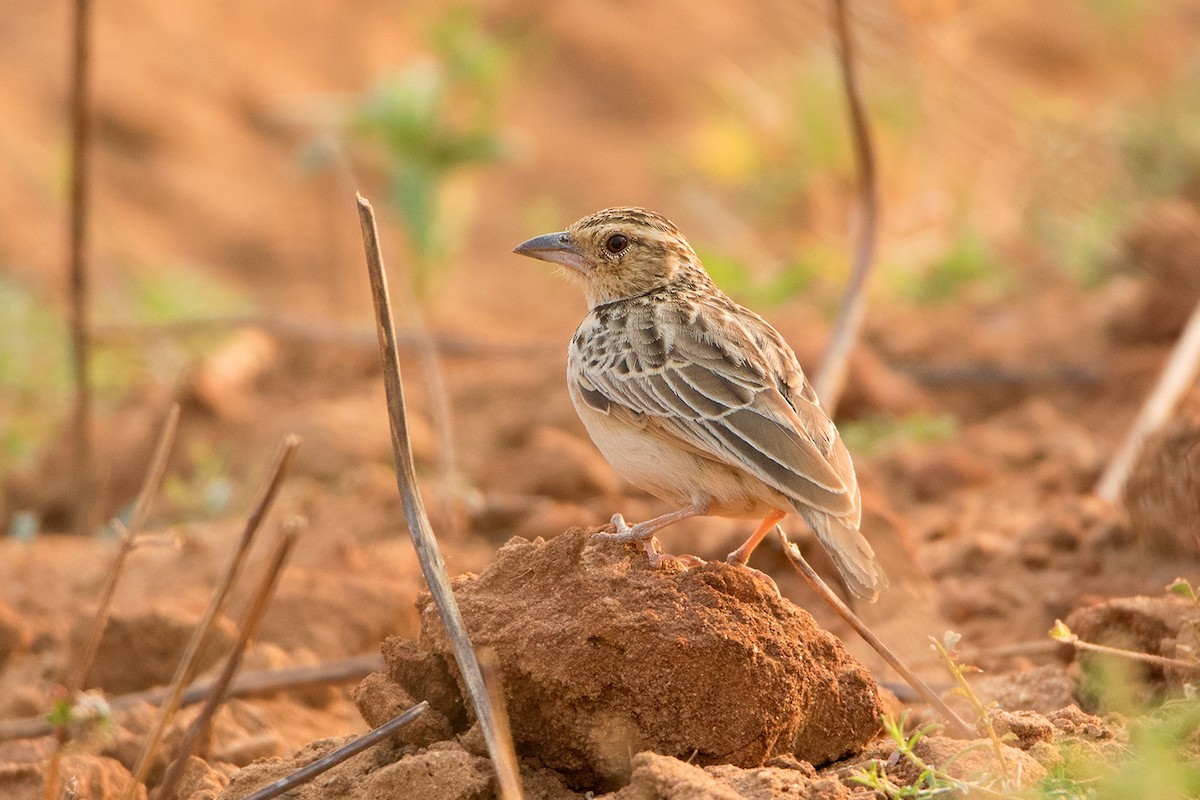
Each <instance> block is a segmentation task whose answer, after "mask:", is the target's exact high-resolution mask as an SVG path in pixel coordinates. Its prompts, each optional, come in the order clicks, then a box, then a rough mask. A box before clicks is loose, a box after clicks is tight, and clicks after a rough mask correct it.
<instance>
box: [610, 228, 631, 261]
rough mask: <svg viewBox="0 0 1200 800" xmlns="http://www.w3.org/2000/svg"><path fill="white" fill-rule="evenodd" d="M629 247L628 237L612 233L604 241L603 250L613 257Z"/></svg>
mask: <svg viewBox="0 0 1200 800" xmlns="http://www.w3.org/2000/svg"><path fill="white" fill-rule="evenodd" d="M626 247H629V237H628V236H626V235H625V234H623V233H614V234H613V235H612V236H610V237H608V238H607V239H606V240H605V241H604V249H605V250H607V251H608V252H610V253H612V254H613V255H614V256H615V255H617V254H618V253H620V252H621V251H622V250H624V249H625V248H626Z"/></svg>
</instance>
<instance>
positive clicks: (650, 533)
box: [596, 504, 707, 567]
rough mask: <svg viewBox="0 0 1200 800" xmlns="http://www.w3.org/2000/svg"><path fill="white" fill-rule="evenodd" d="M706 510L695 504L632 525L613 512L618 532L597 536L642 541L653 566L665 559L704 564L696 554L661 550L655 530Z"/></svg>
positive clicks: (694, 565) (613, 522)
mask: <svg viewBox="0 0 1200 800" xmlns="http://www.w3.org/2000/svg"><path fill="white" fill-rule="evenodd" d="M706 511H707V508H706V507H705V506H702V505H696V504H694V505H690V506H686V507H684V508H681V509H679V510H678V511H672V512H670V513H669V514H663V515H662V516H659V517H655V518H654V519H648V520H646V521H645V522H639V523H637V524H636V525H634V526H632V527H630V526H629V525H628V524H627V523H626V522H625V517H623V516H621V515H620V514H613V515H612V526H613V527H614V528H615V529H616V533H597V534H596V536H598V537H600V538H601V539H609V540H611V541H617V542H640V543H641V545H642V549H643V550H645V551H646V556H647V557H648V558H649V559H650V564H651V566H655V567H657V566H658V565H659V564H661V563H662V562H663V561H670V560H675V561H679V562H681V563H683V564H684V565H685V566H691V567H696V566H703V565H704V562H703V561H702V560H701V559H699V558H696V557H695V556H671V555H665V554H663V553H661V552H659V549H658V539H656V538H655V537H654V532H655V531H659V530H662V529H663V528H665V527H667V526H668V525H673V524H675V523H676V522H679V521H681V520H685V519H688V518H690V517H699V516H703V515H704V513H705V512H706Z"/></svg>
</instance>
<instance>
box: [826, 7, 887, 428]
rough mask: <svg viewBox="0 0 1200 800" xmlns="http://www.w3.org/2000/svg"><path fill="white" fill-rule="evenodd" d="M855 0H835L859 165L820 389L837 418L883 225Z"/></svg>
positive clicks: (836, 28)
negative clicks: (859, 63) (842, 284)
mask: <svg viewBox="0 0 1200 800" xmlns="http://www.w3.org/2000/svg"><path fill="white" fill-rule="evenodd" d="M848 3H849V0H833V25H834V31H835V33H836V35H837V43H838V64H839V65H840V66H841V72H842V83H843V84H844V86H845V88H846V105H847V107H848V110H849V112H850V127H851V130H852V132H853V134H854V154H855V162H856V164H857V168H858V203H857V205H858V208H857V214H856V219H855V223H856V224H855V237H854V264H853V267H852V269H851V272H850V283H849V285H847V287H846V293H845V294H844V295H843V296H842V305H841V308H840V309H839V311H838V318H837V321H836V322H835V323H834V326H833V333H832V334H831V335H830V337H829V347H828V348H827V349H826V351H825V358H824V359H823V360H822V361H821V368H820V370H818V372H817V377H816V381H815V382H814V388H815V389H816V391H817V397H819V398H821V405H822V406H824V408H825V410H826V411H827V412H828V413H829V415H830V416H831V417H832V416H833V415H834V413H835V412H836V411H837V405H838V401H839V400H840V399H841V396H842V389H843V387H844V384H845V381H846V368H847V364H848V362H849V359H850V351H851V350H853V349H854V345H855V344H856V343H857V342H858V337H859V333H860V332H861V330H862V323H863V317H864V316H865V314H866V305H867V295H866V286H867V278H868V276H869V275H870V274H871V264H872V262H873V260H874V257H875V238H876V231H877V229H878V227H879V187H878V180H877V178H876V175H875V148H874V145H873V144H872V141H871V127H870V125H869V123H868V122H867V112H866V110H865V109H864V107H863V102H862V97H861V95H860V94H859V91H858V80H857V77H856V74H855V66H854V40H853V36H852V34H851V32H850V20H849V13H848V9H847V5H848Z"/></svg>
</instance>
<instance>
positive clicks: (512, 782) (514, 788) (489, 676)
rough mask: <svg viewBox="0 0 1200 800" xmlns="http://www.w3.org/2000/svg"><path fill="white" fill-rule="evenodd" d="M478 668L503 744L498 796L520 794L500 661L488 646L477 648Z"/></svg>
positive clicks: (498, 765)
mask: <svg viewBox="0 0 1200 800" xmlns="http://www.w3.org/2000/svg"><path fill="white" fill-rule="evenodd" d="M479 669H480V672H481V673H482V674H483V685H484V686H486V687H487V690H488V696H489V697H491V698H493V699H494V700H495V705H494V706H493V707H494V708H495V710H496V733H497V734H498V736H497V738H498V739H499V740H500V743H501V744H502V745H503V748H502V755H503V756H504V763H502V764H497V765H496V773H497V775H498V777H499V780H500V797H502V798H503V797H515V798H519V797H520V796H521V771H520V768H519V767H518V766H517V751H516V750H515V749H514V748H513V738H512V726H511V725H509V722H508V704H507V703H506V702H505V700H504V687H503V686H502V685H501V684H500V661H499V659H498V658H497V656H496V651H495V650H493V649H492V648H490V647H482V648H480V650H479Z"/></svg>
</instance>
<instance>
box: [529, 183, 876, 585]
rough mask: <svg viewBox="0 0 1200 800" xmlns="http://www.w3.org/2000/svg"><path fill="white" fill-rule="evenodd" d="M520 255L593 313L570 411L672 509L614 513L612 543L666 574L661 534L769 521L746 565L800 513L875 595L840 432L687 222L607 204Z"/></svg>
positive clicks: (870, 554)
mask: <svg viewBox="0 0 1200 800" xmlns="http://www.w3.org/2000/svg"><path fill="white" fill-rule="evenodd" d="M513 252H514V253H517V254H520V255H523V256H528V257H530V258H535V259H539V260H541V261H546V262H550V263H552V264H554V265H556V266H557V267H559V272H561V273H562V274H563V275H564V276H565V277H566V278H568V279H569V280H570V281H572V282H574V283H576V284H578V285H579V286H580V287H581V288H582V289H583V294H584V297H585V299H586V301H587V305H588V313H587V316H586V317H584V320H583V322H582V323H581V324H580V325H579V327H578V329H577V330H576V331H575V334H574V336H573V337H572V338H571V343H570V346H569V349H568V354H567V385H568V391H569V393H570V397H571V402H572V404H573V405H574V407H575V410H576V412H577V413H578V415H579V417H580V419H581V421H582V422H583V425H584V427H585V428H586V429H587V431H588V434H589V435H590V436H591V438H592V441H593V442H594V443H595V445H596V446H597V448H598V449H599V450H600V452H601V453H602V454H603V455H604V457H605V458H606V459H607V460H608V461H609V463H610V464H612V466H613V467H614V469H615V470H616V471H617V473H618V474H620V475H621V476H622V477H624V478H625V479H626V480H628V481H629V482H631V483H633V484H634V485H635V486H638V487H640V488H642V489H644V490H646V491H647V492H649V493H650V494H652V495H654V496H656V497H658V498H660V499H662V500H664V501H666V502H668V503H670V504H671V505H672V506H673V508H674V510H673V511H671V512H669V513H666V514H663V515H661V516H658V517H655V518H653V519H649V520H646V521H644V522H639V523H637V524H635V525H629V524H627V523H626V521H625V519H624V517H623V516H622V515H621V514H614V515H613V517H612V525H613V526H614V530H615V533H612V534H606V535H607V536H608V537H610V538H613V539H617V540H619V541H625V542H637V543H640V544H641V545H642V546H643V548H644V549H645V551H646V553H647V555H648V556H649V558H650V561H651V563H652V564H654V565H656V566H657V565H658V564H659V563H661V561H662V560H663V559H664V558H666V557H664V556H661V555H660V554H659V552H658V548H657V542H656V541H655V539H654V534H655V532H656V531H659V530H662V529H663V528H665V527H666V526H668V525H672V524H674V523H677V522H680V521H682V520H685V519H688V518H691V517H696V516H705V515H715V516H723V517H731V518H739V519H756V520H759V521H760V522H759V525H758V527H757V528H756V529H755V530H754V532H753V533H752V534H751V535H750V537H749V538H748V539H746V541H745V542H744V543H743V544H742V545H741V546H739V547H738V548H737V549H736V550H734V551H733V552H732V553H730V554H729V556H728V558H727V559H726V561H727V562H728V563H731V564H737V565H741V566H743V567H745V566H746V562H747V561H748V559H749V558H750V554H751V553H752V552H753V550H754V548H755V547H757V546H758V544H759V543H760V542H761V541H762V540H763V538H764V537H765V536H766V535H767V534H768V533H769V532H770V531H771V529H772V528H773V527H774V526H775V525H777V524H778V523H779V522H780V520H782V519H783V518H784V517H785V516H786V515H787V514H789V513H795V514H797V515H799V516H800V517H801V518H802V519H803V520H804V521H805V522H806V523H807V524H808V526H809V527H810V528H811V529H812V531H813V532H814V533H815V534H816V537H817V540H818V542H820V544H821V545H822V546H823V547H824V549H825V551H826V552H827V553H828V554H829V556H830V557H831V560H832V561H833V563H834V565H835V566H836V567H837V570H838V572H839V573H840V575H841V577H842V580H843V582H844V584H845V586H846V588H848V589H849V590H850V591H851V592H852V593H853V594H854V595H855V596H857V597H860V598H863V599H866V600H869V601H872V602H873V601H875V600H876V599H877V598H878V596H879V593H880V592H881V591H883V590H884V589H886V587H887V577H886V575H885V574H884V571H883V568H882V566H881V565H880V563H879V560H878V559H877V558H876V556H875V552H874V550H873V549H872V548H871V545H870V543H869V542H868V541H867V539H866V538H865V537H864V536H863V534H862V533H861V531H860V530H859V526H860V523H861V520H862V496H861V492H860V490H859V487H858V480H857V478H856V476H855V472H854V465H853V463H852V461H851V459H850V453H849V451H848V450H847V448H846V446H845V444H844V443H843V442H842V439H841V437H840V436H839V435H838V431H837V428H836V426H835V425H834V423H833V421H832V420H831V419H830V417H829V415H828V414H826V413H825V411H824V409H823V408H822V407H821V403H820V401H819V400H818V399H817V395H816V392H815V391H814V390H813V387H812V384H810V383H809V381H808V380H807V378H806V377H805V375H804V371H803V370H802V369H801V367H800V364H799V362H798V361H797V359H796V354H795V353H794V352H793V351H792V348H791V347H790V346H789V345H788V344H787V342H786V341H785V340H784V338H783V337H782V336H781V335H780V334H779V332H778V331H776V330H775V328H773V327H772V326H771V325H770V324H769V323H768V322H767V321H766V320H764V319H763V318H762V317H760V316H759V315H758V314H756V313H754V312H753V311H751V310H749V309H747V308H744V307H743V306H741V305H739V304H738V303H736V302H734V301H733V300H732V299H731V298H730V297H729V296H728V295H726V294H725V293H724V292H722V291H721V290H720V289H719V288H718V287H717V285H716V284H715V283H714V282H713V280H712V278H711V277H710V276H709V275H708V273H707V272H706V271H705V269H704V266H703V264H702V263H701V261H700V258H699V257H698V256H697V255H696V251H695V250H693V249H692V247H691V245H689V244H688V241H687V239H686V238H684V236H683V234H682V233H680V231H679V229H678V228H677V227H676V226H675V224H674V223H672V222H671V221H670V220H668V219H667V218H666V217H664V216H662V215H660V214H658V213H655V212H653V211H649V210H646V209H644V208H636V207H621V208H608V209H605V210H603V211H598V212H596V213H594V214H591V215H589V216H586V217H583V218H582V219H580V220H578V221H577V222H575V223H573V224H571V225H570V226H568V227H567V229H566V230H563V231H558V232H555V233H547V234H544V235H541V236H536V237H534V238H532V239H529V240H528V241H525V242H522V243H521V244H520V245H518V246H517V247H516V248H514V250H513ZM601 535H605V534H601ZM670 558H674V557H670ZM679 558H680V560H683V561H685V566H690V565H691V564H690V563H687V562H688V561H690V562H692V563H696V562H698V563H703V562H700V561H699V559H696V558H694V557H679ZM755 572H757V571H755ZM760 574H761V573H760Z"/></svg>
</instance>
